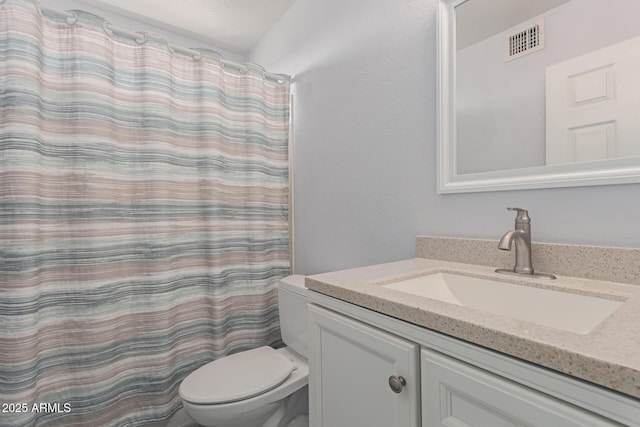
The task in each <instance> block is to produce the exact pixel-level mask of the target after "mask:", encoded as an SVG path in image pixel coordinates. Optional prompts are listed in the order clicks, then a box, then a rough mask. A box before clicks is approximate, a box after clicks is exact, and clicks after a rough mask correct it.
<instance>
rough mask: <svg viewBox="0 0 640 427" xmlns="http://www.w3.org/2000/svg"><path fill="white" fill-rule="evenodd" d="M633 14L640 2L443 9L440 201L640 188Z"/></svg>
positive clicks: (637, 33) (524, 0) (450, 1)
mask: <svg viewBox="0 0 640 427" xmlns="http://www.w3.org/2000/svg"><path fill="white" fill-rule="evenodd" d="M638 16H640V1H638V0H537V1H530V0H439V10H438V61H439V65H438V90H439V91H438V125H439V127H438V137H439V144H438V158H439V163H438V191H439V193H465V192H477V191H498V190H516V189H529V188H550V187H572V186H585V185H604V184H626V183H634V182H640V26H639V25H637V17H638Z"/></svg>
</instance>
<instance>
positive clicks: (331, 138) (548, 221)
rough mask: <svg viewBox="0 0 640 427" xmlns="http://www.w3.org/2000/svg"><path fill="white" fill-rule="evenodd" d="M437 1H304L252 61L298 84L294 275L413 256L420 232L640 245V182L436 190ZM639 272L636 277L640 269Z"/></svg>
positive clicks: (295, 150)
mask: <svg viewBox="0 0 640 427" xmlns="http://www.w3.org/2000/svg"><path fill="white" fill-rule="evenodd" d="M435 6H436V2H435V0H404V1H398V0H377V1H373V2H372V1H370V0H298V1H297V2H296V3H295V4H294V5H293V6H292V7H291V9H289V11H288V12H287V13H286V14H285V16H284V17H283V18H282V19H281V20H280V21H279V23H278V24H277V25H276V26H275V27H274V28H273V29H272V30H271V31H270V32H269V33H268V34H267V35H266V37H265V38H264V39H263V40H262V41H261V43H259V44H258V46H256V48H255V49H254V50H253V51H252V52H251V53H250V55H249V59H250V60H251V61H253V62H257V63H259V64H262V65H263V66H265V67H266V68H267V69H268V70H270V71H274V72H285V73H289V74H291V75H293V76H294V92H295V108H294V115H295V131H294V134H295V135H294V137H295V140H294V144H295V148H294V154H293V159H294V170H295V172H294V179H295V185H296V187H295V217H294V222H295V227H296V230H295V232H296V236H295V253H296V271H297V272H299V273H303V274H312V273H317V272H322V271H330V270H337V269H342V268H348V267H355V266H361V265H367V264H373V263H380V262H387V261H393V260H399V259H405V258H411V257H413V256H414V255H415V252H414V241H415V236H416V235H419V234H428V235H435V236H454V237H477V238H493V239H497V238H499V237H500V236H501V235H502V233H503V232H504V231H506V230H508V229H509V228H510V227H511V226H512V225H513V214H512V213H510V212H507V211H506V210H505V208H506V207H507V206H520V207H524V208H528V209H529V210H530V212H531V216H532V218H533V235H534V240H535V241H542V242H562V243H582V244H595V245H610V246H624V247H640V185H618V186H601V187H582V188H570V189H549V190H527V191H508V192H494V193H476V194H460V195H438V194H437V193H436V104H435V95H436V87H435V76H436V59H435V58H436V45H435V40H436V33H435V32H436V22H435V18H436V17H435ZM639 268H640V267H639Z"/></svg>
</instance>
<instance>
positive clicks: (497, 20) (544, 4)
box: [456, 0, 569, 49]
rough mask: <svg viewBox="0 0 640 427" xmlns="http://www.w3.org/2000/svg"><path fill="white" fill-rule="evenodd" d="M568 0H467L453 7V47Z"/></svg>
mask: <svg viewBox="0 0 640 427" xmlns="http://www.w3.org/2000/svg"><path fill="white" fill-rule="evenodd" d="M568 1H569V0H468V1H466V2H465V3H463V4H461V5H460V6H458V7H456V46H457V48H458V49H462V48H464V47H467V46H470V45H472V44H474V43H477V42H479V41H482V40H484V39H486V38H488V37H491V36H493V35H496V34H498V33H500V32H502V31H504V30H507V29H509V28H511V27H514V26H516V25H518V24H521V23H524V22H526V21H527V20H528V19H531V18H533V17H535V16H538V15H541V14H543V13H545V12H546V11H548V10H550V9H553V8H554V7H557V6H560V5H561V4H563V3H566V2H568Z"/></svg>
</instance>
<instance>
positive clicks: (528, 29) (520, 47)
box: [505, 21, 544, 62]
mask: <svg viewBox="0 0 640 427" xmlns="http://www.w3.org/2000/svg"><path fill="white" fill-rule="evenodd" d="M505 42H506V43H505V47H506V52H505V53H506V57H505V61H506V62H509V61H512V60H514V59H516V58H520V57H521V56H524V55H528V54H530V53H533V52H535V51H538V50H540V49H542V48H544V21H537V22H532V23H529V24H527V25H526V26H524V27H523V26H519V27H517V28H515V29H513V30H511V31H508V32H507V37H506V39H505Z"/></svg>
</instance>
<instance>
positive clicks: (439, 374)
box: [420, 349, 619, 427]
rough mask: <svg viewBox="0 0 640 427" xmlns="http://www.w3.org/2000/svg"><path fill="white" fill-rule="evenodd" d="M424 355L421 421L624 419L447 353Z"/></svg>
mask: <svg viewBox="0 0 640 427" xmlns="http://www.w3.org/2000/svg"><path fill="white" fill-rule="evenodd" d="M420 358H421V371H422V372H421V376H422V427H524V426H526V427H551V426H553V427H586V426H589V427H604V426H608V427H611V426H618V425H619V424H616V423H613V422H611V421H607V420H605V419H603V418H601V417H599V416H597V415H595V414H592V413H591V412H587V411H585V410H582V409H579V408H577V407H575V406H573V405H570V404H568V403H565V402H562V401H560V400H557V399H554V398H552V397H550V396H547V395H545V394H542V393H540V392H537V391H534V390H532V389H530V388H528V387H525V386H523V385H520V384H518V383H515V382H513V381H509V380H507V379H505V378H502V377H499V376H497V375H495V374H492V373H489V372H487V371H484V370H482V369H480V368H477V367H475V366H472V365H469V364H466V363H464V362H461V361H459V360H457V359H454V358H451V357H449V356H445V355H444V354H442V353H438V352H436V351H433V350H429V349H422V351H421V356H420Z"/></svg>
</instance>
